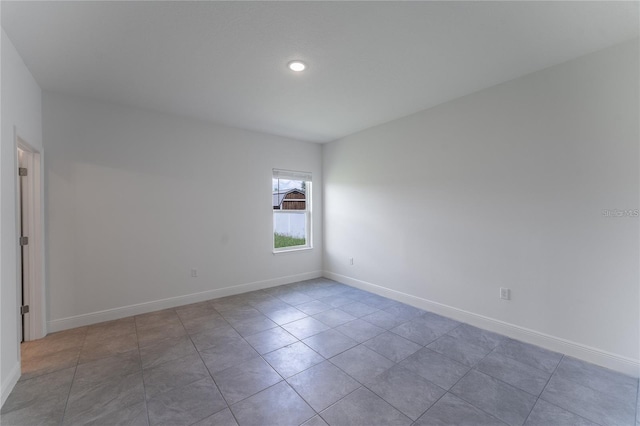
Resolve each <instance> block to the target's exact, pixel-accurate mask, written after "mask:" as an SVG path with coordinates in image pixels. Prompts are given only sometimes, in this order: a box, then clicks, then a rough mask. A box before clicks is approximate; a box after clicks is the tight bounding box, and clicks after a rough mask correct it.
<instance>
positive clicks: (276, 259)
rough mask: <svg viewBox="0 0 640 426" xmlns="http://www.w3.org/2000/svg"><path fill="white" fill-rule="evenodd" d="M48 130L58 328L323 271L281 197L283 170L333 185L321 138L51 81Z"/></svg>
mask: <svg viewBox="0 0 640 426" xmlns="http://www.w3.org/2000/svg"><path fill="white" fill-rule="evenodd" d="M43 134H44V138H45V140H46V145H47V164H46V168H45V173H46V184H47V188H46V190H47V194H48V198H47V210H46V213H47V220H48V222H47V228H48V235H47V237H48V246H47V256H48V265H47V266H48V286H49V313H50V314H49V327H50V328H49V330H50V331H51V330H59V329H64V328H69V327H73V326H77V325H81V324H86V323H91V322H97V321H102V320H106V319H110V318H115V317H121V316H125V315H130V314H134V313H139V312H143V311H150V310H155V309H159V308H161V307H165V306H172V305H178V304H184V303H189V302H192V301H196V300H204V299H209V298H213V297H218V296H221V295H225V294H231V293H234V292H241V291H248V290H250V289H253V288H260V287H265V286H270V285H275V284H278V283H284V282H292V281H296V280H299V279H306V278H312V277H317V276H320V275H321V271H322V241H321V238H315V247H314V249H313V250H310V251H303V252H295V253H290V254H278V255H274V254H273V253H272V247H273V218H272V205H271V202H272V196H271V190H272V188H271V177H272V169H273V168H281V169H293V170H302V171H310V172H312V173H313V177H314V185H316V184H317V187H318V188H321V184H320V183H319V182H320V181H321V179H322V176H321V172H322V170H321V160H322V154H321V147H320V145H317V144H312V143H306V142H299V141H295V140H291V139H286V138H282V137H276V136H270V135H266V134H260V133H255V132H249V131H243V130H239V129H233V128H229V127H223V126H217V125H213V124H207V123H204V122H199V121H194V120H189V119H183V118H179V117H176V116H171V115H164V114H159V113H155V112H150V111H144V110H139V109H133V108H129V107H124V106H119V105H115V104H107V103H99V102H94V101H89V100H83V99H79V98H74V97H67V96H62V95H58V94H52V93H48V92H45V93H44V96H43ZM316 182H317V183H316ZM314 197H315V198H314V200H313V206H314V213H315V216H314V222H313V225H314V226H313V231H314V233H315V235H316V236H318V237H320V236H321V235H322V191H321V190H318V191H316V192H315V194H314ZM191 268H197V270H198V277H197V278H191V276H190V271H191ZM244 284H250V285H248V286H242V285H244ZM230 287H231V288H230ZM203 292H204V293H203ZM165 299H169V300H165ZM103 311H106V312H103Z"/></svg>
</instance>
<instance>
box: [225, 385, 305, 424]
mask: <svg viewBox="0 0 640 426" xmlns="http://www.w3.org/2000/svg"><path fill="white" fill-rule="evenodd" d="M231 410H232V411H233V414H234V415H235V417H236V419H238V423H239V424H241V425H248V426H252V425H253V426H264V425H270V424H271V425H282V426H286V425H291V426H298V425H300V424H301V423H303V422H305V421H307V420H309V419H310V418H311V417H313V416H314V415H315V414H316V413H315V411H313V410H312V409H311V407H309V405H307V403H306V402H305V401H304V400H303V399H302V398H300V396H299V395H298V394H297V393H296V392H295V391H294V390H293V389H291V387H290V386H289V385H288V384H287V382H280V383H278V384H277V385H274V386H272V387H270V388H268V389H265V390H263V391H262V392H259V393H257V394H255V395H253V396H251V397H249V398H247V399H245V400H243V401H240V402H238V403H237V404H234V405H232V406H231Z"/></svg>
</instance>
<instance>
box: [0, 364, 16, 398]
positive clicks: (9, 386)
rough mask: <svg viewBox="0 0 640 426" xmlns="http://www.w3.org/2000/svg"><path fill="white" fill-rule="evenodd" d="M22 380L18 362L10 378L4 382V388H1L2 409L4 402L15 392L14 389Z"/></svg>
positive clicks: (10, 373)
mask: <svg viewBox="0 0 640 426" xmlns="http://www.w3.org/2000/svg"><path fill="white" fill-rule="evenodd" d="M19 379H20V363H19V362H16V364H15V365H14V366H13V368H12V369H11V371H10V372H9V376H8V377H7V378H6V379H5V380H4V381H3V382H2V387H1V388H0V407H2V406H3V405H4V402H5V401H6V400H7V398H8V397H9V394H10V393H11V391H12V390H13V387H14V386H15V385H16V383H18V380H19Z"/></svg>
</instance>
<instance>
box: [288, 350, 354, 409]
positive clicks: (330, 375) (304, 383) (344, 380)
mask: <svg viewBox="0 0 640 426" xmlns="http://www.w3.org/2000/svg"><path fill="white" fill-rule="evenodd" d="M287 382H288V383H289V384H290V385H291V386H292V387H293V388H294V389H295V390H296V392H298V394H300V396H302V397H303V398H304V399H305V401H307V403H308V404H309V405H311V407H312V408H313V409H314V410H316V411H322V410H324V409H325V408H327V407H328V406H330V405H331V404H333V403H335V402H336V401H338V400H339V399H341V398H343V397H345V396H346V395H348V394H350V393H351V392H353V391H354V390H356V389H357V388H358V387H360V384H359V383H358V382H356V381H355V380H354V379H353V378H351V377H350V376H348V375H347V374H346V373H344V372H343V371H342V370H340V369H339V368H338V367H336V366H335V365H333V364H331V363H330V362H328V361H325V362H323V363H321V364H318V365H316V366H313V367H311V368H309V369H307V370H305V371H303V372H302V373H299V374H296V375H295V376H293V377H290V378H288V379H287Z"/></svg>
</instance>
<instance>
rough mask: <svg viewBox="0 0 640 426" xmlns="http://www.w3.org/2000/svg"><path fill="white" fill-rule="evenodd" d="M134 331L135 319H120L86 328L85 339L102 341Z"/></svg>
mask: <svg viewBox="0 0 640 426" xmlns="http://www.w3.org/2000/svg"><path fill="white" fill-rule="evenodd" d="M135 331H136V320H135V317H127V318H120V319H117V320H113V321H105V322H101V323H98V324H93V325H90V326H88V327H87V334H86V337H85V339H89V340H96V339H97V340H101V339H102V340H104V339H110V338H112V337H115V336H120V335H123V334H130V333H135Z"/></svg>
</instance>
